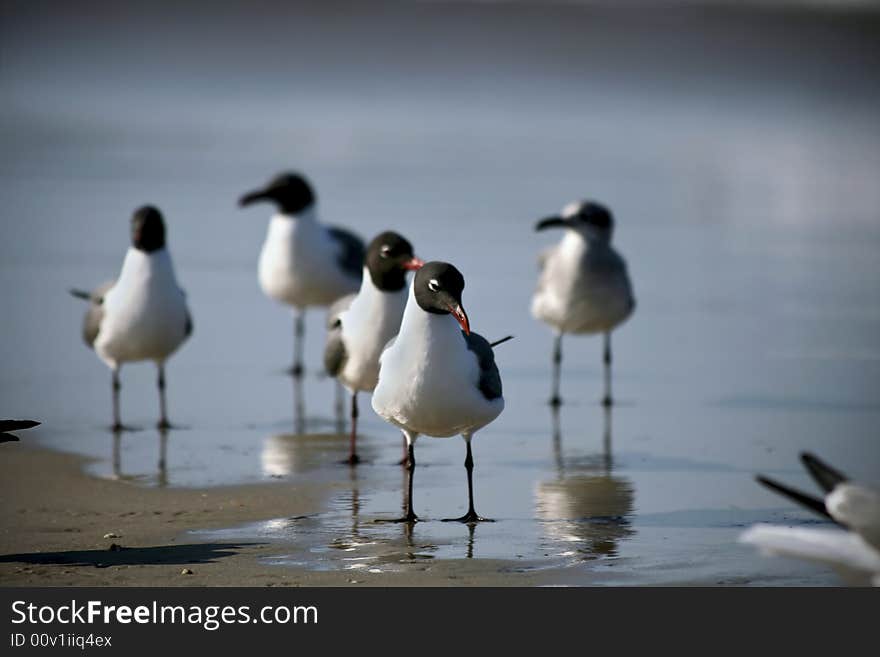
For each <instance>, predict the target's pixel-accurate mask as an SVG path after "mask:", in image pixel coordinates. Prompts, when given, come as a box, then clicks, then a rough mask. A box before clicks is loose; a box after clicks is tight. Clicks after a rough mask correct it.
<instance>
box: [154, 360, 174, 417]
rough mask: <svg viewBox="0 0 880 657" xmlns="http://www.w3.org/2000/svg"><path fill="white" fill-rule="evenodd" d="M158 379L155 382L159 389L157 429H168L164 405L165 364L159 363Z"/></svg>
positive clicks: (166, 411) (166, 409) (166, 410)
mask: <svg viewBox="0 0 880 657" xmlns="http://www.w3.org/2000/svg"><path fill="white" fill-rule="evenodd" d="M158 367H159V378H158V379H157V380H156V386H157V387H158V388H159V428H160V429H170V428H171V423H170V422H169V421H168V408H167V406H166V404H165V363H159V364H158Z"/></svg>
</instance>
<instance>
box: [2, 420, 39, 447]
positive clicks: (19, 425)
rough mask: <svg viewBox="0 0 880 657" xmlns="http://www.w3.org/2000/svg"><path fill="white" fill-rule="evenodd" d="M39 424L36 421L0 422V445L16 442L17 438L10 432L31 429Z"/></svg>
mask: <svg viewBox="0 0 880 657" xmlns="http://www.w3.org/2000/svg"><path fill="white" fill-rule="evenodd" d="M40 424H41V423H40V422H37V421H36V420H0V443H9V442H16V441H18V436H16V435H15V434H14V433H11V432H12V431H23V430H25V429H33V428H34V427H37V426H40Z"/></svg>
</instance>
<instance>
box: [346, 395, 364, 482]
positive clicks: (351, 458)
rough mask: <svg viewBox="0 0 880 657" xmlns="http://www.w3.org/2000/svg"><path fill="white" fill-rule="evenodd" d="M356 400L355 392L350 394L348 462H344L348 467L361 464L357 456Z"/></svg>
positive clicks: (357, 413)
mask: <svg viewBox="0 0 880 657" xmlns="http://www.w3.org/2000/svg"><path fill="white" fill-rule="evenodd" d="M358 415H359V412H358V398H357V390H354V391H352V393H351V436H350V437H349V449H348V460H346V461H345V462H346V463H348V464H349V465H357V464H358V463H360V462H361V459H360V457H358V455H357V448H356V447H357V419H358Z"/></svg>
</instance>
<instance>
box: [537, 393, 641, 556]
mask: <svg viewBox="0 0 880 657" xmlns="http://www.w3.org/2000/svg"><path fill="white" fill-rule="evenodd" d="M603 412H604V430H603V437H602V443H603V444H602V447H603V448H602V453H601V454H596V455H595V456H593V457H592V458H586V459H573V458H568V459H566V457H565V454H564V450H563V447H562V432H561V428H560V418H559V409H557V408H554V409H552V414H553V418H552V421H553V425H552V427H553V453H554V457H555V461H556V478H555V479H553V480H551V481H544V482H540V483H539V484H538V485H537V488H536V491H535V497H536V510H537V515H538V518H539V519H540V520H542V521H543V524H544V531H545V533H546V536H547V538H549V539H551V540H552V541H554V542H559V543H562V544H563V545H562V546H561V547H562V549H563V552H562V555H563V556H575V555H576V556H578V557H579V558H580V559H583V560H589V559H596V558H599V557H603V556H616V555H617V544H618V542H619V541H620V540H622V539H625V538H627V537H628V536H630V535H632V534H633V530H632V528H631V521H630V516H631V514H632V511H633V500H634V491H633V486H632V483H631V482H630V481H629V479H627V478H625V477H620V476H614V475H613V474H612V471H613V458H612V453H611V409H610V408H606V409H604V410H603Z"/></svg>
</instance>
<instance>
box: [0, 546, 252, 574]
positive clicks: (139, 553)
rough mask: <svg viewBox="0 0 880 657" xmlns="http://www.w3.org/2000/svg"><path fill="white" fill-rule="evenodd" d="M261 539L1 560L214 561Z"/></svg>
mask: <svg viewBox="0 0 880 657" xmlns="http://www.w3.org/2000/svg"><path fill="white" fill-rule="evenodd" d="M253 545H260V544H259V543H237V544H236V543H189V544H185V545H157V546H154V547H137V548H134V547H133V548H127V547H120V546H117V545H113V546H111V547H110V548H109V549H106V550H69V551H67V552H31V553H29V554H4V555H0V563H29V564H43V565H47V564H59V565H61V564H63V565H67V566H94V567H95V568H107V567H108V566H123V565H126V566H146V565H160V564H172V565H186V564H194V563H214V562H216V561H217V560H218V559H222V558H223V557H231V556H233V555H234V554H236V553H237V551H238V550H240V549H242V548H244V547H249V546H253Z"/></svg>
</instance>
